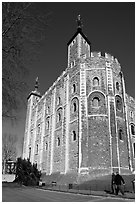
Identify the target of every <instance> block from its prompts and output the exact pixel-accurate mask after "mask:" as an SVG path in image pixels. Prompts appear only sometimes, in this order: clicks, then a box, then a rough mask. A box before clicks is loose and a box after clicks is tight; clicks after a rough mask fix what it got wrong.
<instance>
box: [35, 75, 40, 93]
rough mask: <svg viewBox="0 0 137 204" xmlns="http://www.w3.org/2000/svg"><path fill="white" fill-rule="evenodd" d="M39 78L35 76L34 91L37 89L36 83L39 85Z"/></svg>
mask: <svg viewBox="0 0 137 204" xmlns="http://www.w3.org/2000/svg"><path fill="white" fill-rule="evenodd" d="M38 80H39V78H38V77H37V78H36V81H35V91H37V90H38V85H39V81H38Z"/></svg>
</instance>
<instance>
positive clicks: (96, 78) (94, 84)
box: [92, 76, 99, 87]
mask: <svg viewBox="0 0 137 204" xmlns="http://www.w3.org/2000/svg"><path fill="white" fill-rule="evenodd" d="M95 80H97V83H95ZM92 81H93V86H94V87H95V86H99V77H97V76H95V77H94V78H93V80H92Z"/></svg>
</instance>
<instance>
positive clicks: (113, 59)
mask: <svg viewBox="0 0 137 204" xmlns="http://www.w3.org/2000/svg"><path fill="white" fill-rule="evenodd" d="M92 57H99V58H100V57H101V58H105V60H107V61H110V62H114V63H116V64H118V65H120V63H119V62H118V59H117V58H116V57H114V56H112V55H111V54H109V53H106V52H105V53H102V52H96V51H95V52H91V58H92Z"/></svg>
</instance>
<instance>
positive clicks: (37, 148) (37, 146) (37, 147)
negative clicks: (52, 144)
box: [36, 144, 39, 154]
mask: <svg viewBox="0 0 137 204" xmlns="http://www.w3.org/2000/svg"><path fill="white" fill-rule="evenodd" d="M38 152H39V145H38V144H37V145H36V154H38Z"/></svg>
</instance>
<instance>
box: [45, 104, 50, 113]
mask: <svg viewBox="0 0 137 204" xmlns="http://www.w3.org/2000/svg"><path fill="white" fill-rule="evenodd" d="M46 112H47V114H48V115H49V114H50V107H49V106H48V107H47V110H46Z"/></svg>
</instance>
